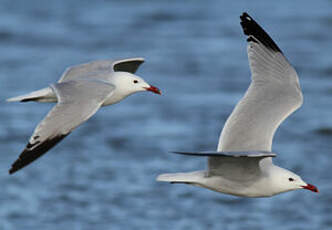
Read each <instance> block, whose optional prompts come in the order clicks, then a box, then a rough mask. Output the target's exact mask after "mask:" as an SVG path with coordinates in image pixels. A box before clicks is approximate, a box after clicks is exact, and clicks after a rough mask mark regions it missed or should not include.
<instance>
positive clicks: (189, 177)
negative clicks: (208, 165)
mask: <svg viewBox="0 0 332 230" xmlns="http://www.w3.org/2000/svg"><path fill="white" fill-rule="evenodd" d="M204 176H205V171H195V172H188V173H166V174H161V175H159V176H158V177H157V179H156V180H157V181H164V182H171V183H191V184H196V183H197V182H199V181H201V180H202V178H203V177H204Z"/></svg>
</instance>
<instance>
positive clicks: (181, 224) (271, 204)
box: [0, 0, 332, 230]
mask: <svg viewBox="0 0 332 230" xmlns="http://www.w3.org/2000/svg"><path fill="white" fill-rule="evenodd" d="M262 3H263V2H261V1H232V2H230V1H220V0H211V1H195V0H190V1H175V0H174V1H148V0H136V1H134V0H124V1H87V0H86V1H78V0H77V1H11V0H7V1H5V0H3V1H1V4H0V15H1V16H0V17H1V20H0V50H1V55H0V99H1V102H0V105H1V109H0V119H1V122H0V149H1V154H0V181H1V189H0V204H1V205H0V229H1V230H16V229H25V230H39V229H48V230H57V229H74V230H81V229H83V230H85V229H86V230H88V229H101V230H104V229H174V230H179V229H183V230H184V229H193V230H196V229H197V230H198V229H226V230H228V229H229V230H235V229H241V230H242V229H247V230H248V229H252V230H257V229H258V230H259V229H286V230H290V229H294V230H295V229H301V230H303V229H308V230H309V229H310V230H312V229H332V193H331V190H332V173H331V172H332V169H331V166H332V160H331V159H332V158H331V154H332V141H331V140H332V103H331V98H332V57H331V54H332V45H331V44H332V14H331V12H332V1H327V0H325V1H300V0H297V1H282V2H281V1H273V2H272V1H270V3H265V4H262ZM243 11H248V12H249V13H250V14H251V15H252V16H253V17H254V18H255V19H256V20H257V21H258V22H259V23H260V24H262V25H263V27H264V28H265V29H266V30H267V31H268V32H269V33H270V35H271V36H272V37H273V38H274V40H275V41H276V42H277V43H278V45H279V46H280V47H281V49H282V50H283V51H284V53H285V54H286V55H287V57H288V59H289V60H290V61H291V63H292V64H293V65H294V66H295V68H296V69H297V71H298V73H299V76H300V81H301V86H302V89H303V93H304V104H303V106H302V107H301V109H299V110H298V111H297V112H296V113H294V114H293V115H292V116H291V117H290V118H289V119H287V120H286V121H285V122H284V123H283V124H282V126H281V127H280V128H279V130H278V131H277V134H276V136H275V139H274V146H273V149H274V151H275V152H277V153H279V155H278V157H277V158H276V159H275V162H276V163H277V164H280V165H282V166H284V167H285V168H288V169H291V170H293V171H295V172H297V173H298V174H300V175H302V177H303V178H304V179H305V180H306V181H308V182H310V183H313V184H315V185H317V186H318V187H319V189H320V193H319V194H314V193H311V192H309V191H295V192H290V193H286V194H282V195H279V196H275V197H272V198H261V199H245V198H236V197H232V196H228V195H223V194H218V193H215V192H212V191H209V190H205V189H201V188H197V187H191V186H186V185H170V184H166V183H157V182H155V177H156V176H157V175H158V174H159V173H163V172H177V171H190V170H197V169H202V168H204V167H205V159H201V158H191V157H184V156H178V155H172V154H170V153H168V151H171V150H181V149H182V150H183V149H197V150H212V149H215V148H216V145H217V140H218V135H219V132H220V130H221V128H222V126H223V124H224V122H225V120H226V118H227V116H228V115H229V114H230V112H231V111H232V108H233V106H234V104H235V103H236V102H237V101H238V100H239V99H240V98H241V96H242V95H243V93H244V92H245V90H246V88H247V87H248V84H249V81H250V72H249V68H248V61H247V54H246V42H245V37H244V35H243V34H242V31H241V27H240V25H239V15H240V14H241V13H242V12H243ZM136 56H142V57H144V58H146V63H145V64H144V65H142V67H141V68H140V69H139V71H138V74H139V75H140V76H142V77H144V78H145V79H146V80H147V81H148V82H150V83H151V84H154V85H156V86H158V87H160V88H161V89H162V91H163V96H157V95H154V94H150V93H140V94H136V95H133V96H131V97H129V98H127V99H126V100H125V101H123V102H121V103H119V104H117V105H114V106H110V107H105V108H102V109H101V110H100V111H99V112H98V113H97V114H96V115H95V116H94V117H93V118H92V119H90V120H89V121H88V122H87V123H85V124H84V125H82V126H81V127H79V128H78V129H77V130H76V131H75V132H73V133H72V134H71V135H70V136H68V137H67V138H66V139H65V140H64V141H63V142H62V143H61V144H59V145H58V146H56V147H55V148H54V149H52V150H51V151H50V152H49V153H48V154H46V155H45V156H44V157H42V158H41V159H40V160H38V161H36V162H34V163H33V164H32V165H31V166H29V167H27V168H25V169H24V170H22V171H20V172H18V173H17V174H15V175H13V176H9V175H8V174H7V170H8V168H9V166H10V164H11V163H12V162H13V161H14V160H15V159H16V158H17V156H18V155H19V153H20V152H21V151H22V149H23V148H24V146H25V144H26V143H27V141H28V139H29V137H30V135H31V133H32V131H33V129H34V127H35V126H36V124H37V123H38V122H39V121H40V120H41V119H42V118H43V116H45V114H46V113H47V111H48V110H49V109H50V108H51V107H52V105H49V104H37V103H25V104H18V103H12V104H9V103H5V102H4V100H5V99H6V98H8V97H11V96H16V95H20V94H23V93H28V92H30V91H32V90H36V89H39V88H42V87H45V86H47V85H48V84H50V83H52V82H55V81H57V79H58V78H59V77H60V75H61V73H62V71H64V69H65V68H66V67H67V66H69V65H73V64H78V63H83V62H87V61H90V60H94V59H105V58H123V57H136Z"/></svg>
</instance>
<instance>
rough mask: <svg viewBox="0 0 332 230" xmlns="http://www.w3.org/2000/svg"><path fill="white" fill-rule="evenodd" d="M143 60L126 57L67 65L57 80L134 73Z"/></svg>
mask: <svg viewBox="0 0 332 230" xmlns="http://www.w3.org/2000/svg"><path fill="white" fill-rule="evenodd" d="M143 62H144V59H143V58H127V59H120V60H98V61H93V62H89V63H84V64H80V65H75V66H71V67H68V68H67V69H66V70H65V72H64V73H63V74H62V76H61V78H60V80H59V81H58V82H64V81H69V80H74V79H77V78H82V77H89V76H93V77H96V75H98V76H101V75H103V74H106V73H111V72H113V71H114V72H119V71H121V72H129V73H135V72H136V71H137V69H138V67H139V66H140V65H141V64H142V63H143Z"/></svg>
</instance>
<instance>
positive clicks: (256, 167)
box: [174, 151, 276, 181]
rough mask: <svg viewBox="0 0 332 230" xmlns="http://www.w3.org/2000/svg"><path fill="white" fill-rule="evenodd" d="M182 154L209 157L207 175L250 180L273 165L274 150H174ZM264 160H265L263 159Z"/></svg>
mask: <svg viewBox="0 0 332 230" xmlns="http://www.w3.org/2000/svg"><path fill="white" fill-rule="evenodd" d="M174 153H176V154H181V155H189V156H201V157H202V156H203V157H208V170H207V175H206V176H215V175H218V176H222V177H223V178H226V179H227V178H228V179H230V180H233V181H234V180H237V181H239V180H243V181H250V180H251V179H253V178H255V177H258V176H260V175H261V173H262V168H263V167H268V166H269V165H272V160H271V157H275V156H276V154H275V153H272V152H258V151H251V152H214V151H206V152H174ZM262 160H263V161H262Z"/></svg>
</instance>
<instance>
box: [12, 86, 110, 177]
mask: <svg viewBox="0 0 332 230" xmlns="http://www.w3.org/2000/svg"><path fill="white" fill-rule="evenodd" d="M51 87H52V89H53V90H54V92H55V94H56V96H57V98H58V103H57V104H56V106H54V107H53V109H52V110H51V111H50V112H49V113H48V114H47V116H46V117H45V118H44V120H42V121H41V122H40V123H39V124H38V126H37V127H36V129H35V131H34V132H33V135H32V136H31V138H30V140H29V143H28V144H27V146H26V148H25V149H24V150H23V152H22V153H21V155H20V156H19V158H18V159H17V160H16V161H15V162H14V163H13V164H12V167H11V169H10V170H9V173H10V174H12V173H14V172H16V171H17V170H19V169H21V168H23V167H25V166H26V165H28V164H30V163H31V162H32V161H34V160H36V159H37V158H38V157H40V156H42V155H43V154H44V153H46V152H47V151H48V150H49V149H50V148H52V147H53V146H54V145H56V144H57V143H58V142H59V141H61V140H62V139H63V138H64V137H66V136H67V135H68V134H69V133H70V132H71V131H72V130H73V129H75V128H76V127H77V126H79V125H80V124H81V123H83V122H85V121H86V120H88V119H89V118H90V117H91V116H92V115H93V114H95V113H96V112H97V110H98V109H99V108H100V106H101V105H102V103H103V102H104V100H105V99H106V98H107V97H108V96H110V95H111V94H112V92H113V91H114V88H115V87H114V86H113V85H111V84H108V83H105V82H102V81H98V80H80V81H68V82H63V83H58V84H55V85H52V86H51Z"/></svg>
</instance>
